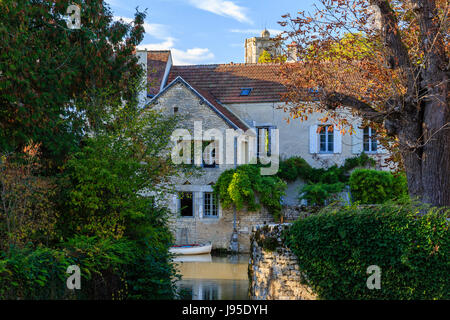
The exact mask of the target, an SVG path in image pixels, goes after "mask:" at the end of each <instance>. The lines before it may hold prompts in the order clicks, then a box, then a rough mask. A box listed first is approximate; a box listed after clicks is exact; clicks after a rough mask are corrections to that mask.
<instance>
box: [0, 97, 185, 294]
mask: <svg viewBox="0 0 450 320" xmlns="http://www.w3.org/2000/svg"><path fill="white" fill-rule="evenodd" d="M105 119H106V118H105ZM109 119H110V120H109V121H108V122H106V123H104V126H102V127H101V128H100V127H99V128H98V130H97V131H96V133H95V135H93V136H92V137H86V138H85V139H84V141H83V145H82V147H81V148H80V151H79V152H77V153H74V154H73V155H72V156H71V157H70V159H69V160H68V161H67V163H66V165H65V166H64V167H63V172H62V173H61V174H60V177H59V186H58V187H59V190H58V191H59V192H58V195H59V197H58V201H57V203H56V204H55V205H54V208H56V209H57V212H58V213H59V215H58V217H57V220H56V221H53V222H54V226H55V228H54V230H53V229H51V230H50V231H52V230H53V231H54V232H56V237H55V238H56V239H57V240H58V241H54V242H53V243H51V244H50V245H46V246H43V245H41V244H40V243H34V244H30V245H28V246H26V245H23V246H18V245H16V244H15V243H14V245H13V246H10V247H9V248H8V250H5V251H4V252H3V253H2V256H1V257H0V274H1V275H2V278H3V277H5V278H4V279H9V280H8V281H6V280H5V281H6V282H5V283H2V290H0V298H11V297H12V298H26V299H41V298H45V299H49V298H55V299H62V298H64V299H65V298H82V299H167V298H173V296H174V281H175V280H176V279H177V274H176V270H175V269H174V266H173V265H172V264H171V261H170V255H169V252H168V248H169V246H170V245H171V243H172V240H173V239H172V235H171V233H170V230H169V229H168V227H167V213H168V212H167V210H166V209H165V208H163V207H158V206H157V204H156V202H157V200H158V199H159V193H161V192H164V191H167V189H166V188H163V187H158V186H160V185H164V182H165V181H166V180H167V177H168V176H170V175H171V174H173V173H174V166H173V164H172V163H171V161H170V158H169V156H170V152H168V151H169V150H170V146H169V142H170V139H169V137H170V135H171V133H172V130H173V129H174V127H175V125H176V123H177V120H176V119H175V117H173V116H172V117H166V116H163V115H162V114H160V113H158V112H157V111H154V110H145V111H140V110H139V109H138V108H137V107H136V106H135V105H131V106H130V105H125V106H123V107H122V108H121V109H117V110H116V111H115V112H114V113H110V117H109ZM31 212H33V213H35V214H37V213H39V211H37V210H36V208H34V209H33V210H31ZM0 213H2V210H1V209H0ZM13 213H16V211H14V212H13ZM4 226H5V223H4V221H3V220H2V221H0V227H1V228H0V229H2V230H3V229H4ZM38 226H39V225H38ZM41 229H42V228H41ZM41 229H38V230H37V231H38V233H40V234H42V233H43V231H42V230H41ZM30 239H33V237H32V236H30V235H28V237H22V238H21V241H22V243H27V242H29V241H28V240H30ZM5 246H6V245H5V244H4V243H2V247H5ZM54 261H58V262H57V263H53V262H54ZM72 264H76V265H78V266H80V268H81V273H82V277H83V279H84V282H83V283H84V285H83V287H82V289H81V291H80V292H77V293H76V294H75V295H74V294H72V295H70V294H69V295H68V292H66V291H64V290H60V288H64V286H65V279H66V277H67V274H66V268H67V266H68V265H72ZM25 265H26V266H25ZM24 266H25V267H24ZM49 266H51V267H49ZM62 279H64V281H62ZM3 284H4V285H5V286H4V287H3ZM55 287H58V289H57V290H56V291H55V290H53V289H52V288H55Z"/></svg>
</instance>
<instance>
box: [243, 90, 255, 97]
mask: <svg viewBox="0 0 450 320" xmlns="http://www.w3.org/2000/svg"><path fill="white" fill-rule="evenodd" d="M252 90H253V88H242V89H241V96H249V95H250V92H252Z"/></svg>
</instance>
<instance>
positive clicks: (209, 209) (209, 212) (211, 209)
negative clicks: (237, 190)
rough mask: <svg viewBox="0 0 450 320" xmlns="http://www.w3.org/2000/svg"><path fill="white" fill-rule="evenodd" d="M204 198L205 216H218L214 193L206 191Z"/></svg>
mask: <svg viewBox="0 0 450 320" xmlns="http://www.w3.org/2000/svg"><path fill="white" fill-rule="evenodd" d="M203 199H204V208H205V217H211V216H217V206H216V202H215V197H214V194H213V193H212V192H205V194H204V198H203Z"/></svg>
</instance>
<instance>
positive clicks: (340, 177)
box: [277, 153, 375, 205]
mask: <svg viewBox="0 0 450 320" xmlns="http://www.w3.org/2000/svg"><path fill="white" fill-rule="evenodd" d="M367 165H368V166H374V165H375V160H373V159H372V158H370V157H369V156H368V155H367V154H365V153H361V154H360V155H359V156H356V157H353V158H348V159H346V160H345V162H344V165H342V166H340V167H338V166H337V165H333V166H331V167H329V168H327V169H324V168H313V167H311V166H310V165H309V164H308V163H307V162H306V161H305V160H304V159H303V158H301V157H292V158H289V159H286V160H283V161H281V162H280V169H279V171H278V174H277V175H278V177H280V178H281V179H283V180H284V181H288V182H293V181H295V180H296V179H298V178H300V179H302V180H303V181H305V182H306V185H305V186H304V187H303V188H302V189H301V190H300V199H306V200H307V201H308V203H309V204H310V205H323V204H325V203H326V202H327V200H330V197H332V196H333V195H335V194H336V193H338V192H341V191H342V190H343V188H344V185H345V184H346V183H348V176H349V171H350V170H352V169H354V168H356V167H364V166H367Z"/></svg>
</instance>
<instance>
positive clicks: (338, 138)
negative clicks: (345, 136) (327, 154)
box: [333, 126, 342, 153]
mask: <svg viewBox="0 0 450 320" xmlns="http://www.w3.org/2000/svg"><path fill="white" fill-rule="evenodd" d="M333 140H334V146H333V148H334V150H333V152H334V153H341V152H342V135H341V132H340V131H339V129H338V128H337V127H336V126H334V127H333Z"/></svg>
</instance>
